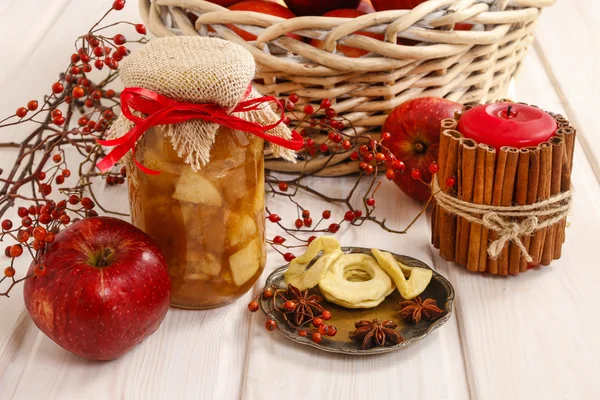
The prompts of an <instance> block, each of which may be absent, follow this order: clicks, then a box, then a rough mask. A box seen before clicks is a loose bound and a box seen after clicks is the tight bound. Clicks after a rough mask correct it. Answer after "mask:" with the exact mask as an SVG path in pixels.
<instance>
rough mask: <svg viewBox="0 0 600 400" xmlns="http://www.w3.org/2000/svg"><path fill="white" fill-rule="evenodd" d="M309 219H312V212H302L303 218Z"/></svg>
mask: <svg viewBox="0 0 600 400" xmlns="http://www.w3.org/2000/svg"><path fill="white" fill-rule="evenodd" d="M308 217H310V211H308V210H302V218H308Z"/></svg>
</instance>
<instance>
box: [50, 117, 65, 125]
mask: <svg viewBox="0 0 600 400" xmlns="http://www.w3.org/2000/svg"><path fill="white" fill-rule="evenodd" d="M52 122H53V123H54V124H55V125H58V126H62V125H63V124H64V123H65V117H56V118H52Z"/></svg>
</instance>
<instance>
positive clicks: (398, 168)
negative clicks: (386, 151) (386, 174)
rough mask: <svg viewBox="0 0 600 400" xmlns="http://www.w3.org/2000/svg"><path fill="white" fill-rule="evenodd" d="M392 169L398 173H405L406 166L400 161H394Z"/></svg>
mask: <svg viewBox="0 0 600 400" xmlns="http://www.w3.org/2000/svg"><path fill="white" fill-rule="evenodd" d="M392 168H393V169H394V170H396V171H404V168H405V165H404V163H403V162H402V161H400V160H394V161H393V162H392Z"/></svg>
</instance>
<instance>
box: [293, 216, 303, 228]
mask: <svg viewBox="0 0 600 400" xmlns="http://www.w3.org/2000/svg"><path fill="white" fill-rule="evenodd" d="M294 225H296V229H300V228H302V220H301V219H300V218H298V219H297V220H296V221H294Z"/></svg>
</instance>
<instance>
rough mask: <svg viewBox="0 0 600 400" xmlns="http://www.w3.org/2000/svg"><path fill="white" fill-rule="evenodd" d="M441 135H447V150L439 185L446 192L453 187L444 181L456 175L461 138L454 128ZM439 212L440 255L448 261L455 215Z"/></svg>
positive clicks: (452, 247)
mask: <svg viewBox="0 0 600 400" xmlns="http://www.w3.org/2000/svg"><path fill="white" fill-rule="evenodd" d="M442 136H445V137H447V138H448V139H449V140H448V150H447V152H446V153H447V154H446V157H445V161H444V174H443V175H442V182H441V185H440V186H441V187H442V190H444V192H446V193H453V192H454V191H455V190H454V188H453V187H447V185H446V182H447V180H448V178H450V177H456V173H457V168H458V165H457V164H458V155H459V151H458V148H459V144H460V141H461V139H462V135H461V134H460V132H458V131H455V130H451V129H448V130H445V131H444V132H443V133H442ZM439 211H440V212H439V214H440V225H439V226H440V255H441V256H442V258H444V259H445V260H448V261H454V259H455V243H456V216H455V215H453V214H449V213H447V212H445V211H444V210H443V209H441V208H440V209H439Z"/></svg>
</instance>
